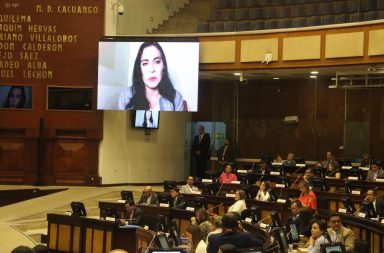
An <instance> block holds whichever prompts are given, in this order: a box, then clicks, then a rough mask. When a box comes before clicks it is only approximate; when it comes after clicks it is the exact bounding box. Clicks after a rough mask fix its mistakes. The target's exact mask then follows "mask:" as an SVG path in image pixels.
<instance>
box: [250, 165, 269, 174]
mask: <svg viewBox="0 0 384 253" xmlns="http://www.w3.org/2000/svg"><path fill="white" fill-rule="evenodd" d="M253 173H257V174H262V172H261V169H260V167H257V168H256V169H254V171H253ZM270 173H271V169H270V168H269V167H267V168H266V169H265V171H264V174H263V175H269V174H270Z"/></svg>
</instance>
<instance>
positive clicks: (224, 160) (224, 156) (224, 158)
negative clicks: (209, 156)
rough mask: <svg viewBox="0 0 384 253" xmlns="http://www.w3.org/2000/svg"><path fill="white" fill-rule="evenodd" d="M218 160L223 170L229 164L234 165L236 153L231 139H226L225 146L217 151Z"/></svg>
mask: <svg viewBox="0 0 384 253" xmlns="http://www.w3.org/2000/svg"><path fill="white" fill-rule="evenodd" d="M217 159H218V162H219V165H220V166H221V168H223V167H224V166H226V165H227V164H230V165H233V162H234V153H233V148H232V141H231V139H230V138H228V137H227V138H225V139H224V145H223V146H221V147H220V149H219V150H218V151H217Z"/></svg>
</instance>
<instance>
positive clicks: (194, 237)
mask: <svg viewBox="0 0 384 253" xmlns="http://www.w3.org/2000/svg"><path fill="white" fill-rule="evenodd" d="M185 236H186V237H187V240H188V245H189V246H190V248H189V252H191V253H197V248H198V246H199V248H200V249H201V248H202V247H204V245H202V244H200V242H201V241H202V236H201V232H200V228H199V226H198V225H197V224H191V225H189V227H187V229H186V230H185ZM205 247H206V245H205Z"/></svg>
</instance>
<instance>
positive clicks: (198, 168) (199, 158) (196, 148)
mask: <svg viewBox="0 0 384 253" xmlns="http://www.w3.org/2000/svg"><path fill="white" fill-rule="evenodd" d="M210 150H211V137H210V136H209V134H207V133H205V132H204V127H203V126H199V134H198V135H196V136H195V139H194V140H193V145H192V154H193V156H194V161H195V164H194V165H195V174H196V176H197V177H200V178H202V177H203V175H204V172H205V171H206V169H207V161H208V159H209V157H210Z"/></svg>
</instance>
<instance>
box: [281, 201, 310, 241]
mask: <svg viewBox="0 0 384 253" xmlns="http://www.w3.org/2000/svg"><path fill="white" fill-rule="evenodd" d="M291 213H292V216H290V217H289V218H288V219H287V221H286V226H287V227H289V224H295V225H296V227H297V231H298V232H299V234H301V235H304V236H305V237H310V236H311V220H312V219H313V215H312V211H311V210H310V209H308V208H303V205H302V204H301V202H300V201H298V200H294V201H292V203H291Z"/></svg>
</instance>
